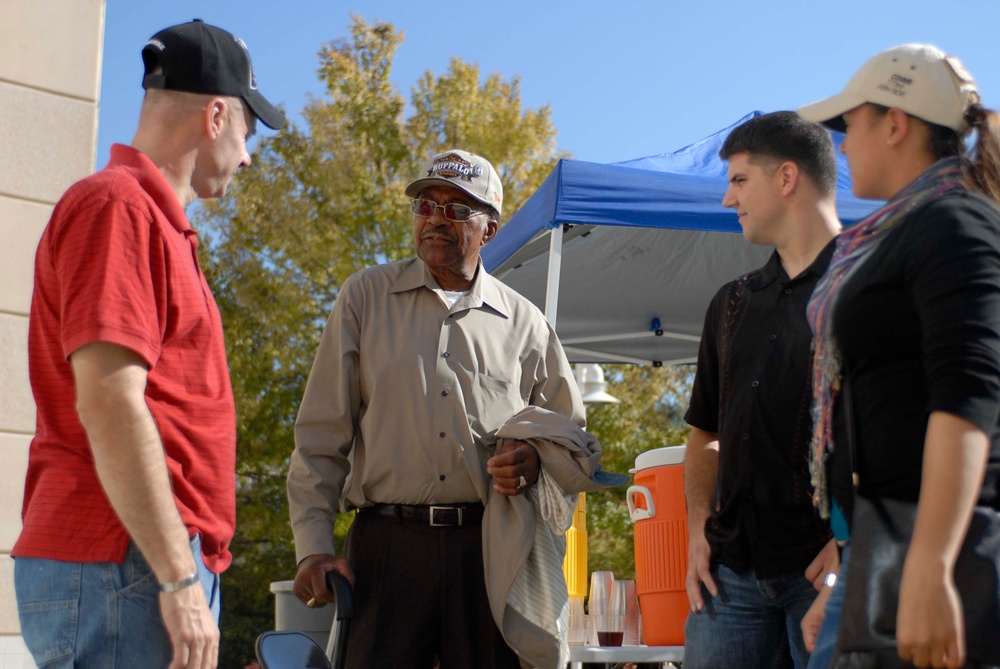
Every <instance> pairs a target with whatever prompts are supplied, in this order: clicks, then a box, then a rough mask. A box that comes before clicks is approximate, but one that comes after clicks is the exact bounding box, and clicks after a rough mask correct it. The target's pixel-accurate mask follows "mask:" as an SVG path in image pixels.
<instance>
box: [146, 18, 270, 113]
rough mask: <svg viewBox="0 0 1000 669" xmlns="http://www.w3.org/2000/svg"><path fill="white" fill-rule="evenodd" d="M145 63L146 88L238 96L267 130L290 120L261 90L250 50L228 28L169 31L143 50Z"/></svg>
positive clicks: (195, 25)
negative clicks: (254, 72) (254, 71)
mask: <svg viewBox="0 0 1000 669" xmlns="http://www.w3.org/2000/svg"><path fill="white" fill-rule="evenodd" d="M142 62H143V65H144V66H145V68H146V73H145V76H144V77H143V79H142V87H143V88H161V89H165V90H171V91H185V92H187V93H205V94H208V95H229V96H232V97H238V98H241V99H242V100H243V101H244V102H246V103H247V105H249V107H250V109H251V110H252V111H253V113H254V115H256V116H257V118H259V119H260V120H261V121H262V122H263V123H264V125H266V126H267V127H269V128H274V129H275V130H277V129H278V128H280V127H281V126H283V125H285V115H284V114H283V113H282V112H281V110H279V109H277V108H276V107H275V106H274V105H272V104H271V103H270V102H268V101H267V100H266V99H265V98H264V96H263V95H261V94H260V91H258V90H257V79H256V78H255V77H254V74H253V63H251V62H250V52H249V51H247V45H246V44H244V43H243V40H241V39H240V38H239V37H237V36H236V35H233V34H232V33H230V32H227V31H225V30H223V29H222V28H217V27H215V26H210V25H208V24H207V23H205V22H204V21H202V20H201V19H195V20H194V21H191V22H190V23H182V24H180V25H177V26H171V27H170V28H164V29H163V30H161V31H160V32H158V33H156V34H155V35H153V36H152V37H151V38H150V39H149V41H148V42H146V46H144V47H143V48H142ZM157 68H159V70H160V72H158V73H156V74H154V72H155V71H156V69H157Z"/></svg>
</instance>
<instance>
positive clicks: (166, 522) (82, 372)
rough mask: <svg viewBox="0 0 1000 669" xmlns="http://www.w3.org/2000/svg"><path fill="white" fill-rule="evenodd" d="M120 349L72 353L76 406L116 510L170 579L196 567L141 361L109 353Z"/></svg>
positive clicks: (155, 568) (162, 577)
mask: <svg viewBox="0 0 1000 669" xmlns="http://www.w3.org/2000/svg"><path fill="white" fill-rule="evenodd" d="M94 347H96V348H94ZM108 347H110V348H111V349H112V350H110V352H109V350H108ZM113 349H118V350H117V351H116V350H113ZM121 351H122V349H119V347H113V346H111V345H90V346H88V347H85V349H81V351H79V352H77V353H74V355H73V359H72V360H73V365H74V372H75V374H76V379H77V410H78V413H79V415H80V421H81V423H82V424H83V426H84V428H85V429H86V431H87V437H88V440H89V441H90V447H91V451H92V452H93V454H94V464H95V467H96V469H97V475H98V477H99V478H100V480H101V485H102V486H103V488H104V491H105V493H106V494H107V496H108V500H109V502H110V503H111V506H112V507H113V508H114V510H115V513H117V515H118V517H119V519H120V520H121V521H122V524H123V525H124V526H125V529H126V530H127V531H128V533H129V535H130V536H131V537H132V539H133V540H134V541H135V543H136V545H137V546H138V547H139V550H141V551H142V554H143V556H144V557H145V558H146V559H147V561H148V562H149V564H150V567H152V569H153V572H154V573H155V574H156V577H157V579H158V580H159V581H160V582H161V583H164V582H171V581H177V580H180V579H183V578H185V577H187V576H190V575H191V574H193V573H194V572H195V571H196V567H195V563H194V558H193V557H192V555H191V549H190V543H189V537H188V532H187V529H186V528H185V526H184V524H183V522H181V518H180V514H179V513H178V511H177V505H176V503H175V501H174V496H173V492H172V490H171V486H170V477H169V474H168V471H167V466H166V459H165V456H164V452H163V445H162V443H161V441H160V436H159V432H158V430H157V429H156V423H155V421H154V420H153V417H152V415H151V414H150V412H149V408H148V407H147V405H146V402H145V382H146V371H145V368H144V367H141V366H136V365H135V364H128V362H127V360H128V359H127V358H126V359H125V361H124V362H123V360H122V359H121V358H119V357H116V356H119V355H121Z"/></svg>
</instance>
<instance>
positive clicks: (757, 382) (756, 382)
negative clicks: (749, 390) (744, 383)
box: [750, 381, 760, 388]
mask: <svg viewBox="0 0 1000 669" xmlns="http://www.w3.org/2000/svg"><path fill="white" fill-rule="evenodd" d="M750 385H751V386H753V387H754V388H756V387H757V386H759V385H760V381H754V382H753V383H751V384H750Z"/></svg>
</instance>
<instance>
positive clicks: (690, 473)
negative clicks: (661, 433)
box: [684, 428, 719, 529]
mask: <svg viewBox="0 0 1000 669" xmlns="http://www.w3.org/2000/svg"><path fill="white" fill-rule="evenodd" d="M718 471H719V438H718V435H716V434H714V433H712V432H706V431H704V430H700V429H698V428H691V434H690V436H689V437H688V441H687V450H686V451H685V456H684V495H685V497H686V499H687V508H688V523H689V525H690V526H691V527H692V529H694V528H695V527H697V528H704V526H705V521H706V520H707V519H708V517H709V516H710V515H711V514H712V507H713V505H714V501H715V486H716V477H717V475H718Z"/></svg>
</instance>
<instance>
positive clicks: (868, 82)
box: [799, 44, 979, 135]
mask: <svg viewBox="0 0 1000 669" xmlns="http://www.w3.org/2000/svg"><path fill="white" fill-rule="evenodd" d="M976 102H979V93H978V92H977V90H976V82H975V81H974V80H973V78H972V75H971V74H969V72H968V71H967V70H966V69H965V66H964V65H962V62H961V61H960V60H959V59H958V58H956V57H955V56H948V55H946V54H945V53H944V52H943V51H941V50H940V49H938V48H937V47H936V46H933V45H931V44H904V45H902V46H897V47H893V48H892V49H889V50H887V51H883V52H882V53H880V54H877V55H875V56H872V57H871V58H869V59H868V61H867V62H866V63H865V64H864V65H862V66H861V69H860V70H858V71H857V73H856V74H855V75H854V76H853V77H851V80H850V81H848V82H847V86H845V87H844V90H843V91H842V92H840V93H838V94H837V95H834V96H833V97H829V98H826V99H825V100H820V101H818V102H813V103H812V104H808V105H806V106H804V107H802V108H801V109H799V115H800V116H801V117H802V118H804V119H806V120H807V121H814V122H818V123H823V124H824V125H826V126H828V127H830V128H833V129H834V130H843V129H844V120H843V115H844V113H846V112H849V111H851V110H852V109H854V108H855V107H860V106H861V105H863V104H865V103H871V104H876V105H882V106H884V107H897V108H899V109H902V110H903V111H904V112H906V113H907V114H909V115H911V116H915V117H917V118H919V119H921V120H924V121H927V122H928V123H934V124H936V125H941V126H944V127H946V128H951V129H952V130H954V131H956V132H958V133H959V134H963V135H964V134H965V133H966V132H968V130H969V124H968V122H967V121H966V120H965V112H966V110H967V109H968V108H969V105H971V104H973V103H976Z"/></svg>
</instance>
